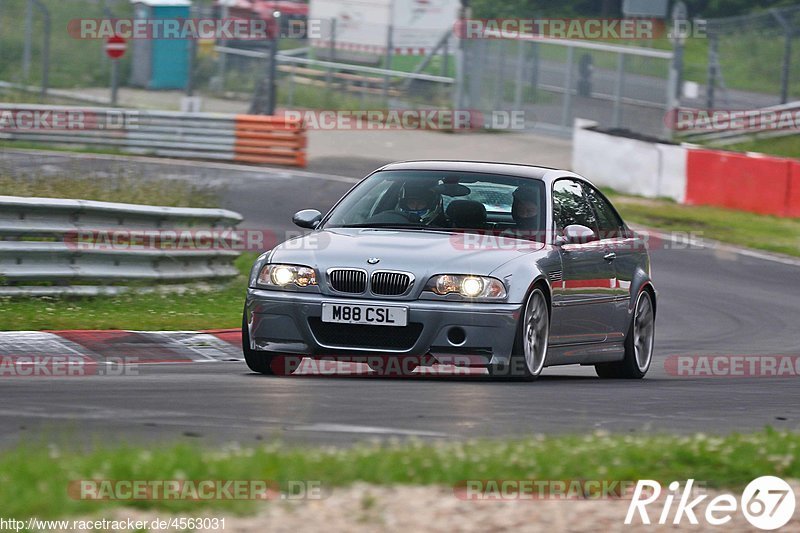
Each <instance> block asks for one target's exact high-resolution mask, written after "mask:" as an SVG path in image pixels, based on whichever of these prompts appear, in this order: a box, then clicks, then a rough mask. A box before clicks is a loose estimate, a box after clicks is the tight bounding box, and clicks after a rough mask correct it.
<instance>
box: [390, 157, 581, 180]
mask: <svg viewBox="0 0 800 533" xmlns="http://www.w3.org/2000/svg"><path fill="white" fill-rule="evenodd" d="M380 170H445V171H453V172H484V173H487V174H501V175H505V176H518V177H523V178H536V179H543V178H544V176H545V174H547V173H548V172H550V171H552V170H556V169H553V168H549V167H540V166H534V165H523V164H519V163H496V162H492V161H450V160H435V159H429V160H420V161H399V162H397V163H390V164H388V165H386V166H384V167H382V168H381V169H380ZM565 172H566V171H565Z"/></svg>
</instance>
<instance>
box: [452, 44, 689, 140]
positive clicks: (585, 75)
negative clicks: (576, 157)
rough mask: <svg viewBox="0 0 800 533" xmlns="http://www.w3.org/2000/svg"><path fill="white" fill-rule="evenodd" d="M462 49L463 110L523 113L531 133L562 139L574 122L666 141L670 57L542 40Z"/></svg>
mask: <svg viewBox="0 0 800 533" xmlns="http://www.w3.org/2000/svg"><path fill="white" fill-rule="evenodd" d="M462 45H463V65H464V78H463V89H464V92H463V95H462V96H461V97H460V100H461V104H460V105H459V106H460V107H466V108H475V109H478V110H481V111H483V112H485V113H487V112H491V111H492V110H512V109H516V110H524V112H525V122H526V127H527V128H530V129H545V130H550V131H554V132H556V133H563V134H567V133H569V132H570V131H571V129H572V123H573V121H574V119H575V118H585V119H591V120H594V121H597V122H598V123H600V124H602V125H603V126H606V127H613V128H625V129H629V130H631V131H634V132H637V133H642V134H646V135H653V136H661V135H663V134H664V116H665V114H666V112H667V110H668V105H669V104H668V101H669V97H668V88H669V87H670V83H669V77H670V66H671V61H672V57H673V55H672V52H671V51H666V50H655V49H650V48H639V47H634V46H617V45H612V44H603V43H595V42H589V41H570V40H561V39H545V38H533V39H528V40H524V39H517V40H512V39H502V40H500V39H497V40H487V39H480V40H465V41H463V43H462Z"/></svg>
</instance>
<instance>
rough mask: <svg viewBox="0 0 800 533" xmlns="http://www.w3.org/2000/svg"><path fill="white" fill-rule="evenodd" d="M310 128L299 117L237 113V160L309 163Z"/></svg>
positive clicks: (275, 163)
mask: <svg viewBox="0 0 800 533" xmlns="http://www.w3.org/2000/svg"><path fill="white" fill-rule="evenodd" d="M306 145H307V140H306V128H305V125H304V124H303V123H302V122H300V121H297V120H289V119H286V118H284V117H272V116H261V115H236V141H235V145H234V158H233V159H234V161H239V162H242V163H260V164H269V165H289V166H297V167H305V166H306V163H307V161H306Z"/></svg>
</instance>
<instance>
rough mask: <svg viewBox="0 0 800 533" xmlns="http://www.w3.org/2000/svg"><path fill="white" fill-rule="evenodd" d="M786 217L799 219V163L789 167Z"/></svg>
mask: <svg viewBox="0 0 800 533" xmlns="http://www.w3.org/2000/svg"><path fill="white" fill-rule="evenodd" d="M786 216H787V217H799V218H800V161H792V162H791V166H790V167H789V192H788V193H787V195H786Z"/></svg>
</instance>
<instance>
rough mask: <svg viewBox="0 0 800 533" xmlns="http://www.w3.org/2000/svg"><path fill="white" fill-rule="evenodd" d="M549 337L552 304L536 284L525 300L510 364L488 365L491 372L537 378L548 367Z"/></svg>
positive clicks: (516, 378)
mask: <svg viewBox="0 0 800 533" xmlns="http://www.w3.org/2000/svg"><path fill="white" fill-rule="evenodd" d="M549 340H550V306H549V304H548V303H547V298H546V297H545V295H544V292H542V289H540V288H538V287H536V288H535V289H533V291H531V293H530V295H529V296H528V300H527V302H526V303H525V310H524V313H523V315H522V317H521V319H520V322H519V326H518V330H517V334H516V339H515V340H514V348H513V350H512V355H511V359H510V360H509V363H508V364H506V365H491V366H489V375H490V376H491V377H493V378H496V379H504V380H513V381H535V380H536V379H537V378H538V377H539V376H540V375H541V373H542V369H543V368H544V366H545V362H546V360H547V348H548V342H549Z"/></svg>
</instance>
